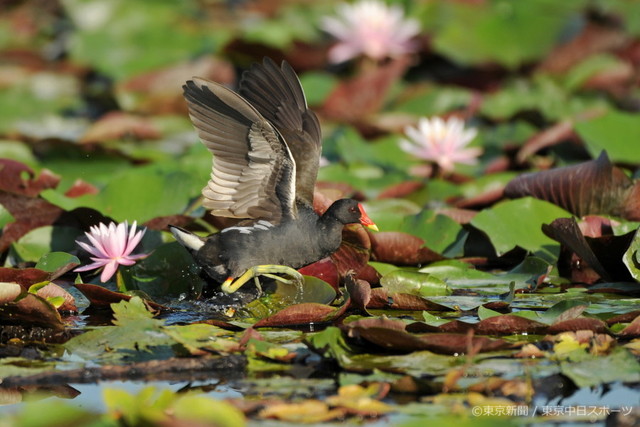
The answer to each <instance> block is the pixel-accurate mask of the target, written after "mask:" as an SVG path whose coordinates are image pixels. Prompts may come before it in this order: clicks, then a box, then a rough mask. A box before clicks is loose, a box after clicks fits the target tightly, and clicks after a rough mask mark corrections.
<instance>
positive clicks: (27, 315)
mask: <svg viewBox="0 0 640 427" xmlns="http://www.w3.org/2000/svg"><path fill="white" fill-rule="evenodd" d="M0 320H2V322H3V323H5V324H10V325H20V326H40V327H44V328H51V329H54V330H63V329H64V323H63V322H62V318H61V317H60V314H59V313H58V310H56V308H55V307H54V306H53V305H51V304H50V303H49V302H48V301H47V300H46V299H44V298H42V297H39V296H38V295H35V294H31V293H26V294H25V295H24V296H23V297H19V298H18V299H17V300H16V301H13V302H9V303H6V304H2V305H0Z"/></svg>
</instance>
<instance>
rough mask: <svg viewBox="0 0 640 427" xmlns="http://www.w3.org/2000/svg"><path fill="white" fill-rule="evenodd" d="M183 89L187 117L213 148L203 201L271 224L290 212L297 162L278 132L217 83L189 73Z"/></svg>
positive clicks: (228, 213)
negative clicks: (211, 162)
mask: <svg viewBox="0 0 640 427" xmlns="http://www.w3.org/2000/svg"><path fill="white" fill-rule="evenodd" d="M183 89H184V97H185V99H186V101H187V105H188V107H189V116H190V117H191V121H192V122H193V125H194V126H195V128H196V130H197V132H198V135H199V136H200V139H201V140H202V142H203V143H204V144H205V146H206V147H207V148H208V149H209V151H211V153H213V168H212V171H211V179H210V180H209V182H208V183H207V186H206V187H204V188H203V190H202V194H203V196H204V202H203V205H204V207H205V208H206V209H209V210H211V212H212V213H213V214H214V215H218V216H224V217H231V218H250V219H265V220H268V221H270V222H272V223H274V224H276V223H278V222H279V221H280V220H281V219H282V217H286V216H295V215H296V210H295V186H296V183H295V174H296V164H295V161H294V159H293V156H292V154H291V152H290V151H289V148H288V147H287V145H286V143H285V142H284V139H283V136H282V135H281V134H280V132H279V131H278V130H277V129H276V128H275V127H274V126H272V125H271V123H269V121H268V120H267V119H265V117H263V115H261V114H260V113H259V112H258V110H257V109H256V108H254V107H253V106H252V105H251V104H250V103H249V102H247V100H245V99H244V98H243V97H241V96H240V95H238V94H237V93H235V92H233V91H232V90H230V89H228V88H226V87H224V86H222V85H220V84H218V83H215V82H211V81H208V80H205V79H201V78H194V79H193V80H189V81H188V82H187V83H186V84H185V85H184V86H183Z"/></svg>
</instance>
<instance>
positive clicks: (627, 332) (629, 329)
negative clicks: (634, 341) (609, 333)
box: [618, 315, 640, 337]
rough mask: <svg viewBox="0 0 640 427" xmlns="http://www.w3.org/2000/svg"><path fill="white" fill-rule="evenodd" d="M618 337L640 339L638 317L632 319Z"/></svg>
mask: <svg viewBox="0 0 640 427" xmlns="http://www.w3.org/2000/svg"><path fill="white" fill-rule="evenodd" d="M618 335H620V336H622V337H640V315H639V316H637V317H636V318H635V319H633V321H632V322H631V323H629V324H628V325H627V326H626V327H625V328H624V329H623V330H621V331H620V332H619V333H618Z"/></svg>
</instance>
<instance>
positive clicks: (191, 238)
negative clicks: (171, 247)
mask: <svg viewBox="0 0 640 427" xmlns="http://www.w3.org/2000/svg"><path fill="white" fill-rule="evenodd" d="M171 234H173V237H175V238H176V240H177V241H178V242H180V244H181V245H182V246H184V247H185V248H188V249H191V250H193V251H197V250H199V249H200V248H201V247H203V246H204V241H202V239H201V238H200V237H198V236H196V235H195V234H193V233H188V232H186V231H183V230H180V229H179V228H175V227H173V228H171Z"/></svg>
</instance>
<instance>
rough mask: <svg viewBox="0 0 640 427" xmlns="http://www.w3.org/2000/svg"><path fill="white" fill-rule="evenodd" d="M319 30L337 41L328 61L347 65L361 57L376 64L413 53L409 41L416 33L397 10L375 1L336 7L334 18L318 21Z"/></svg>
mask: <svg viewBox="0 0 640 427" xmlns="http://www.w3.org/2000/svg"><path fill="white" fill-rule="evenodd" d="M321 25H322V29H324V30H325V31H326V32H327V33H329V34H331V35H332V36H334V37H335V38H336V39H338V43H337V44H336V45H335V46H333V47H332V48H331V49H330V50H329V60H330V61H331V62H334V63H338V62H343V61H347V60H349V59H351V58H354V57H356V56H358V55H361V54H364V55H366V56H368V57H370V58H372V59H375V60H380V59H384V58H387V57H394V56H399V55H402V54H405V53H411V52H414V51H415V50H416V49H417V45H416V43H415V41H414V40H413V38H414V37H415V36H416V35H418V33H419V32H420V25H419V24H418V21H417V20H415V19H405V16H404V11H403V10H402V8H400V7H399V6H396V5H393V6H387V5H386V4H385V3H383V2H381V1H378V0H362V1H359V2H357V3H353V4H349V3H345V4H340V5H339V6H338V16H337V17H333V16H327V17H324V18H323V19H322V22H321Z"/></svg>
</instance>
